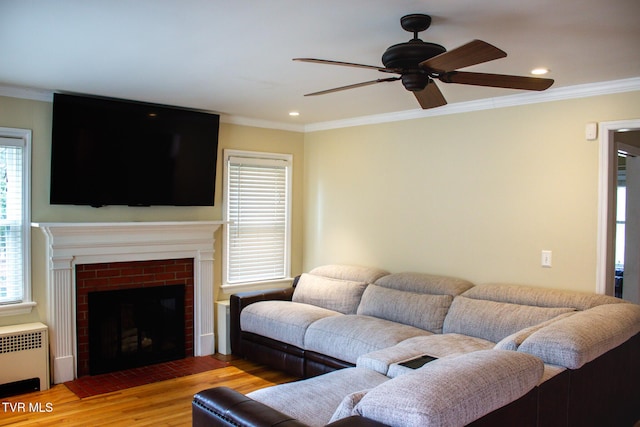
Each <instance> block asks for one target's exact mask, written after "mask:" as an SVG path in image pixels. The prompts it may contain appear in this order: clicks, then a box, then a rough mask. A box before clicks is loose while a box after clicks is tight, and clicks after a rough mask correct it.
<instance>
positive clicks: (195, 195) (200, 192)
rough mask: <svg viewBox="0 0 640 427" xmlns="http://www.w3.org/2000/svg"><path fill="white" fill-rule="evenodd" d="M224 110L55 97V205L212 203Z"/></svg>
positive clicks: (69, 96)
mask: <svg viewBox="0 0 640 427" xmlns="http://www.w3.org/2000/svg"><path fill="white" fill-rule="evenodd" d="M219 122H220V117H219V116H218V115H217V114H212V113H206V112H201V111H194V110H188V109H182V108H175V107H169V106H164V105H155V104H147V103H142V102H133V101H125V100H117V99H107V98H98V97H89V96H78V95H69V94H59V93H56V94H54V98H53V128H52V141H51V189H50V190H51V191H50V203H51V204H62V205H89V206H94V207H100V206H107V205H127V206H154V205H165V206H213V204H214V196H215V194H214V191H215V179H216V159H217V153H218V129H219Z"/></svg>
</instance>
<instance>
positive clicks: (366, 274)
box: [309, 264, 389, 283]
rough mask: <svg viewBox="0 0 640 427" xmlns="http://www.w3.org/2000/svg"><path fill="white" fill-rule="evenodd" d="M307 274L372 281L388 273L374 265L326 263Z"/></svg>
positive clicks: (355, 280)
mask: <svg viewBox="0 0 640 427" xmlns="http://www.w3.org/2000/svg"><path fill="white" fill-rule="evenodd" d="M309 274H313V275H314V276H323V277H328V278H330V279H338V280H351V281H354V282H364V283H374V282H375V281H376V280H378V279H379V278H381V277H383V276H386V275H387V274H389V272H388V271H386V270H383V269H381V268H376V267H365V266H360V265H343V264H328V265H322V266H320V267H316V268H314V269H313V270H311V271H310V272H309Z"/></svg>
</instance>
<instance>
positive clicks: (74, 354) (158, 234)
mask: <svg viewBox="0 0 640 427" xmlns="http://www.w3.org/2000/svg"><path fill="white" fill-rule="evenodd" d="M221 224H222V222H220V221H186V222H113V223H34V224H32V226H33V227H37V228H40V229H41V230H42V232H43V233H44V235H45V237H46V250H47V259H48V273H47V294H48V310H47V313H48V318H47V323H48V326H49V334H50V340H49V342H50V350H51V361H52V364H51V370H52V377H53V382H54V383H55V384H59V383H63V382H66V381H70V380H73V379H74V378H77V377H78V372H79V369H78V368H79V367H78V360H79V358H78V356H79V352H80V351H81V350H82V349H81V346H80V344H79V343H78V341H77V334H76V333H77V331H78V328H79V327H81V325H78V324H77V319H76V298H77V296H76V286H77V283H76V274H75V270H76V267H77V266H80V265H95V264H100V263H118V262H133V261H157V260H176V259H185V258H189V259H191V260H192V261H191V263H192V265H193V305H192V307H191V308H187V309H186V310H185V313H187V312H189V313H190V316H189V317H191V318H192V319H193V340H192V341H193V355H194V356H205V355H209V354H214V353H215V335H214V317H213V304H214V292H213V277H214V273H213V247H214V242H215V240H214V233H215V231H216V230H217V229H218V228H219V227H220V225H221ZM116 281H117V280H116ZM188 294H189V292H188V291H187V293H186V295H188ZM79 307H80V305H78V310H80V308H79ZM185 318H188V317H187V316H186V315H185ZM187 354H188V353H187Z"/></svg>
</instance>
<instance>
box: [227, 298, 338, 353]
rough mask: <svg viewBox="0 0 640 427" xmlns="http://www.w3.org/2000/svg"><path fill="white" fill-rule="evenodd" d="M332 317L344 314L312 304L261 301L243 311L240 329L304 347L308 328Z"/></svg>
mask: <svg viewBox="0 0 640 427" xmlns="http://www.w3.org/2000/svg"><path fill="white" fill-rule="evenodd" d="M333 316H342V314H340V313H338V312H337V311H333V310H328V309H326V308H322V307H317V306H315V305H310V304H302V303H297V302H291V301H260V302H256V303H253V304H250V305H248V306H247V307H245V309H244V310H242V312H241V313H240V329H241V330H242V331H243V332H252V333H254V334H258V335H262V336H264V337H267V338H271V339H274V340H276V341H281V342H284V343H287V344H291V345H294V346H296V347H299V348H303V346H304V335H305V333H306V331H307V327H308V326H309V325H311V324H312V323H313V322H315V321H316V320H318V319H323V318H326V317H333Z"/></svg>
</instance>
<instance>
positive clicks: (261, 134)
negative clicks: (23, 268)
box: [0, 97, 304, 325]
mask: <svg viewBox="0 0 640 427" xmlns="http://www.w3.org/2000/svg"><path fill="white" fill-rule="evenodd" d="M51 117H52V104H51V103H50V102H42V101H33V100H25V99H17V98H10V97H0V127H10V128H22V129H31V130H32V139H33V140H32V144H33V147H32V148H33V151H32V169H33V173H32V183H31V186H32V197H31V210H32V212H31V219H32V221H33V222H102V221H105V222H106V221H208V220H220V219H222V209H221V207H222V202H221V200H222V186H221V185H222V184H221V178H222V165H221V161H222V154H221V153H222V151H221V150H223V149H225V148H234V149H242V150H253V151H270V152H279V153H291V154H293V159H294V160H293V162H294V166H293V180H294V188H293V212H292V216H293V218H292V220H293V221H292V222H293V223H292V252H293V256H292V262H291V265H292V273H293V274H299V273H300V272H301V271H302V225H303V221H302V212H303V208H302V202H303V197H302V189H303V186H302V183H303V178H302V173H303V165H304V135H303V134H302V133H299V132H289V131H281V130H268V129H261V128H255V127H248V126H240V125H233V124H228V123H222V124H221V126H220V139H219V149H220V151H219V154H218V178H217V182H216V198H215V206H214V207H197V208H189V207H146V208H145V207H140V208H138V207H124V206H107V207H103V208H97V209H96V208H91V207H86V206H61V205H57V206H54V205H50V204H49V172H50V164H49V162H50V154H51ZM31 241H32V248H31V254H32V268H31V271H32V282H33V286H32V289H33V298H34V300H35V301H36V302H37V303H38V306H37V307H36V308H35V309H34V310H33V312H32V313H31V314H30V315H22V316H0V325H9V324H15V323H25V322H34V321H44V320H46V318H47V314H46V307H47V293H46V286H45V284H46V283H45V282H46V273H45V271H46V270H45V269H46V262H47V260H46V255H45V250H46V247H45V240H44V235H43V234H42V233H41V232H40V231H39V230H38V229H35V230H32V238H31ZM220 242H221V238H220V232H218V233H217V235H216V247H215V264H214V268H215V272H216V277H215V282H216V283H215V285H216V290H218V289H219V286H220V283H221V255H220V254H221V247H220ZM218 293H219V291H216V297H218ZM220 297H221V298H222V295H220Z"/></svg>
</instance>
